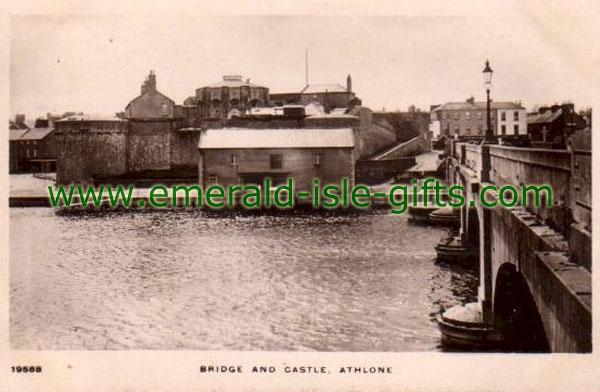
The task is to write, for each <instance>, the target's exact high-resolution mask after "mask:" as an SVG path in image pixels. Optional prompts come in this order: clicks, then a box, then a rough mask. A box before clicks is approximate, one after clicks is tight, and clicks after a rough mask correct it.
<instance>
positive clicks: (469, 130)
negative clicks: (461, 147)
mask: <svg viewBox="0 0 600 392" xmlns="http://www.w3.org/2000/svg"><path fill="white" fill-rule="evenodd" d="M466 131H467V135H470V134H471V126H470V125H467V127H466Z"/></svg>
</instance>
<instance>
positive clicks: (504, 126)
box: [501, 124, 506, 135]
mask: <svg viewBox="0 0 600 392" xmlns="http://www.w3.org/2000/svg"><path fill="white" fill-rule="evenodd" d="M501 129H502V134H503V135H506V125H504V124H502V128H501Z"/></svg>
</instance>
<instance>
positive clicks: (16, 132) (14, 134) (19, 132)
mask: <svg viewBox="0 0 600 392" xmlns="http://www.w3.org/2000/svg"><path fill="white" fill-rule="evenodd" d="M27 132H29V129H28V128H25V129H11V130H10V134H9V136H8V140H9V141H10V140H20V139H21V136H23V135H24V134H26V133H27Z"/></svg>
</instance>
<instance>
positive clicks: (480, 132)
mask: <svg viewBox="0 0 600 392" xmlns="http://www.w3.org/2000/svg"><path fill="white" fill-rule="evenodd" d="M477 133H478V134H480V135H483V125H481V124H479V125H477Z"/></svg>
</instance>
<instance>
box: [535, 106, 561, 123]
mask: <svg viewBox="0 0 600 392" xmlns="http://www.w3.org/2000/svg"><path fill="white" fill-rule="evenodd" d="M561 114H562V109H558V110H555V111H552V110H550V109H548V110H546V111H544V112H543V113H539V112H536V113H529V114H527V123H528V124H545V123H550V122H553V121H555V120H556V119H557V118H559V117H560V115H561Z"/></svg>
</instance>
